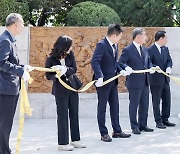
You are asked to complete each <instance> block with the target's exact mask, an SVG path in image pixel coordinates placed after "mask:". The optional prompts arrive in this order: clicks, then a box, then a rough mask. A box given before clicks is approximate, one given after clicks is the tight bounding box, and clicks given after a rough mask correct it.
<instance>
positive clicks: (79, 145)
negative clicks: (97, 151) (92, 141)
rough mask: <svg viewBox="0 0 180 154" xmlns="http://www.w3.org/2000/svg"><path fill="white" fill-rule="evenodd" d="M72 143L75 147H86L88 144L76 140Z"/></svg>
mask: <svg viewBox="0 0 180 154" xmlns="http://www.w3.org/2000/svg"><path fill="white" fill-rule="evenodd" d="M71 145H72V146H73V147H74V148H86V145H85V144H83V143H81V142H80V141H74V142H71Z"/></svg>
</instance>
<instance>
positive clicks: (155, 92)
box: [150, 82, 171, 123]
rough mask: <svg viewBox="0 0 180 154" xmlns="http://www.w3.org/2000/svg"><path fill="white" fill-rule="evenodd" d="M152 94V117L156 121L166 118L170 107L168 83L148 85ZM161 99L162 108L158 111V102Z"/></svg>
mask: <svg viewBox="0 0 180 154" xmlns="http://www.w3.org/2000/svg"><path fill="white" fill-rule="evenodd" d="M150 88H151V94H152V104H153V111H154V119H155V122H156V123H159V122H163V121H166V120H168V118H169V117H170V108H171V92H170V86H169V83H167V82H166V83H165V84H164V85H163V86H150ZM161 100H162V108H161V109H162V110H161V111H160V102H161Z"/></svg>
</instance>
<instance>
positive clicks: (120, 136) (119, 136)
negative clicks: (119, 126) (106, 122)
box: [112, 132, 131, 138]
mask: <svg viewBox="0 0 180 154" xmlns="http://www.w3.org/2000/svg"><path fill="white" fill-rule="evenodd" d="M130 136H131V134H125V133H124V132H120V133H115V132H113V134H112V137H113V138H128V137H130Z"/></svg>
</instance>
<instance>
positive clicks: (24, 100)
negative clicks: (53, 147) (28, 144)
mask: <svg viewBox="0 0 180 154" xmlns="http://www.w3.org/2000/svg"><path fill="white" fill-rule="evenodd" d="M28 82H29V83H31V82H32V78H30V80H29V81H28ZM20 94H21V97H20V111H19V130H18V136H17V143H16V154H19V151H20V144H21V139H22V132H23V128H24V115H25V114H27V115H28V116H31V115H32V109H31V107H30V104H29V100H28V95H27V90H26V86H25V82H24V80H23V79H21V92H20Z"/></svg>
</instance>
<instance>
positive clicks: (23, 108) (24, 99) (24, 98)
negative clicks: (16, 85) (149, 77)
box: [16, 67, 180, 154]
mask: <svg viewBox="0 0 180 154" xmlns="http://www.w3.org/2000/svg"><path fill="white" fill-rule="evenodd" d="M33 68H34V70H37V71H43V72H56V77H57V78H58V80H59V82H60V83H61V84H62V85H63V86H64V87H65V88H67V89H68V90H72V91H74V92H84V91H86V90H88V89H89V88H90V87H91V86H92V85H93V84H94V83H95V82H96V80H94V81H91V82H89V83H88V84H86V85H85V86H84V87H83V88H82V89H80V90H76V89H74V88H72V87H71V86H69V85H68V84H66V83H65V82H64V81H62V80H61V72H60V70H57V69H55V67H52V68H43V67H33ZM157 70H158V69H157V68H156V69H155V71H157ZM159 70H160V69H159ZM161 71H162V70H161ZM148 72H150V69H146V70H134V71H133V73H148ZM162 74H164V75H165V76H167V77H169V78H171V79H172V80H174V81H175V82H176V83H177V84H180V78H177V77H173V76H171V75H168V74H167V73H165V72H164V71H162ZM120 76H121V74H118V75H116V76H114V77H112V78H110V79H108V80H106V81H104V82H103V86H104V85H106V84H108V83H110V82H112V81H113V80H115V79H117V78H118V77H120ZM32 81H33V79H32V78H30V79H29V81H28V82H29V83H30V84H31V83H32ZM25 114H27V115H29V116H31V115H32V109H31V107H30V104H29V100H28V95H27V91H26V86H25V82H24V81H23V79H21V99H20V113H19V118H20V119H19V130H18V137H17V144H16V154H19V150H20V143H21V139H22V132H23V128H24V115H25Z"/></svg>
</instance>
